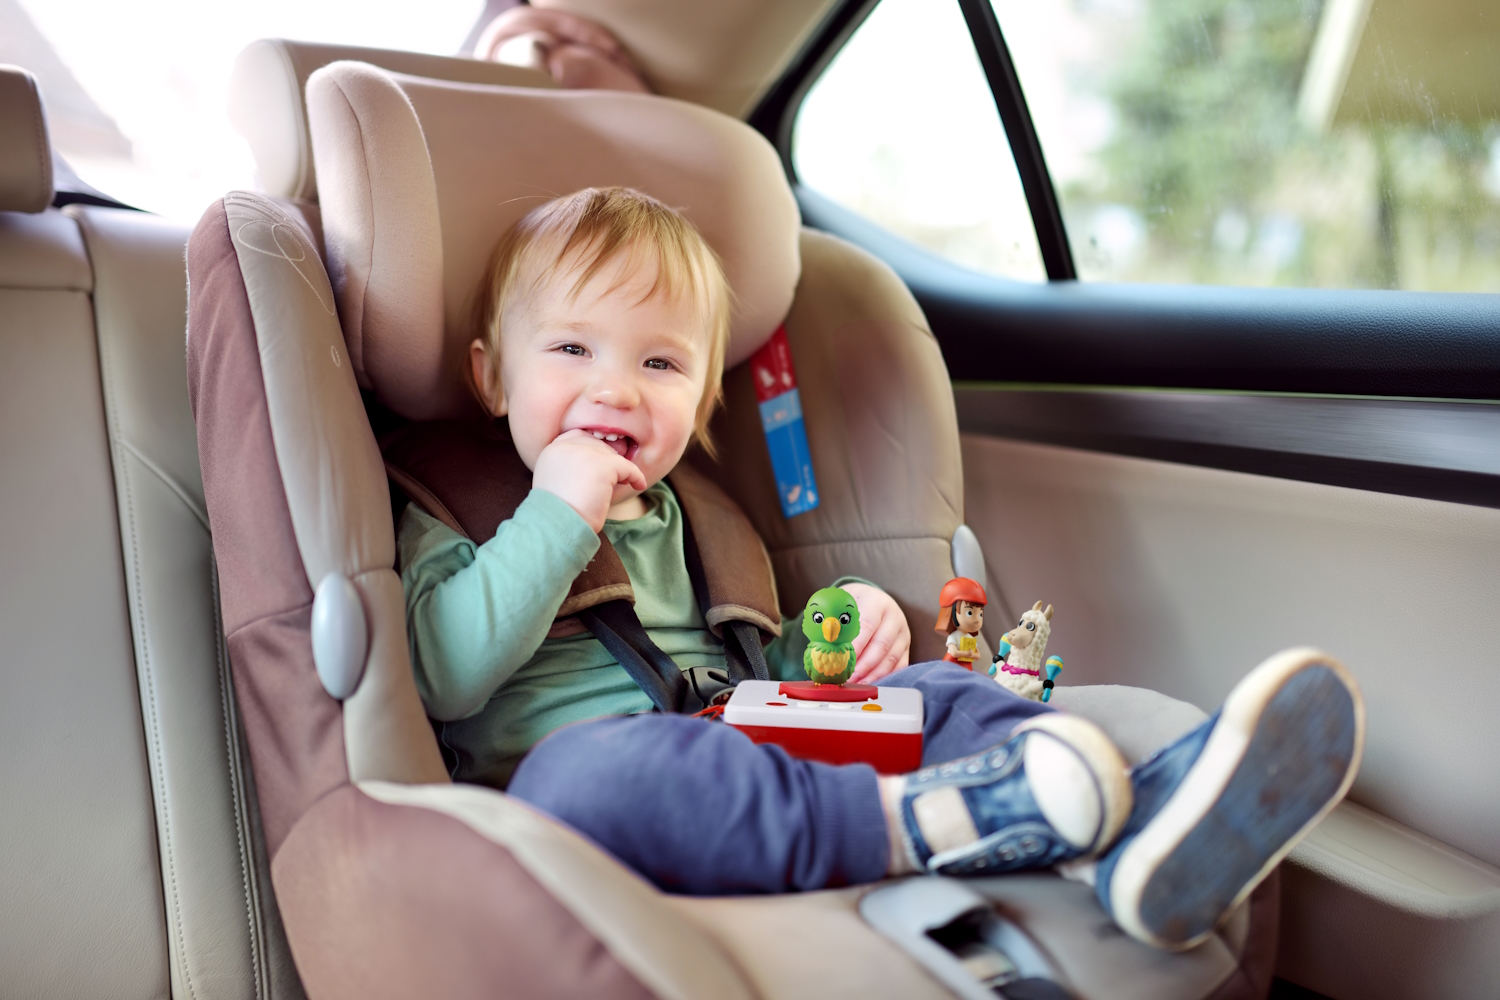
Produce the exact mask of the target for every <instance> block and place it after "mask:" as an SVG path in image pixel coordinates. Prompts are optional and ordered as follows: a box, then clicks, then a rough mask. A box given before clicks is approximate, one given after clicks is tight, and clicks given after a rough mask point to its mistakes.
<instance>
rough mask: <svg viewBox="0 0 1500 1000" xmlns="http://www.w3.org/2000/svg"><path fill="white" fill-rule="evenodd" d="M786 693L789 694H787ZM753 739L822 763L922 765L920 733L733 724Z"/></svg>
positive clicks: (893, 767) (888, 768)
mask: <svg viewBox="0 0 1500 1000" xmlns="http://www.w3.org/2000/svg"><path fill="white" fill-rule="evenodd" d="M788 697H792V696H791V695H788ZM734 728H736V729H738V730H739V731H740V732H742V733H744V734H745V735H746V736H748V737H750V740H751V742H753V743H775V744H776V745H777V746H779V747H781V748H782V749H783V750H785V751H786V752H787V753H789V754H791V755H792V756H793V757H800V758H802V759H803V760H818V761H822V762H823V763H825V764H869V765H870V766H871V767H873V768H875V770H876V771H878V772H879V773H881V774H905V773H906V772H908V771H915V770H916V769H917V768H919V767H921V766H922V734H921V733H852V732H835V731H832V730H828V729H785V728H782V727H780V726H735V727H734Z"/></svg>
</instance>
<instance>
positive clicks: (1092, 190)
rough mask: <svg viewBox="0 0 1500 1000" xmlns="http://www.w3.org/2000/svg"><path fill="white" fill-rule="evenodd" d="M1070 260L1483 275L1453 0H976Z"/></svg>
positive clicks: (1467, 54)
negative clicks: (1027, 118)
mask: <svg viewBox="0 0 1500 1000" xmlns="http://www.w3.org/2000/svg"><path fill="white" fill-rule="evenodd" d="M993 4H994V9H995V13H996V16H997V18H998V20H999V22H1000V25H1001V29H1002V31H1003V33H1004V35H1005V38H1006V42H1007V45H1008V47H1009V49H1010V51H1011V53H1012V56H1013V58H1014V60H1015V64H1016V70H1017V74H1018V75H1019V77H1020V80H1021V84H1022V87H1023V89H1024V91H1025V94H1026V100H1027V104H1028V106H1029V108H1030V111H1031V115H1032V119H1033V120H1034V122H1035V125H1036V129H1037V133H1038V136H1039V138H1040V140H1041V144H1042V150H1043V153H1044V155H1045V157H1046V160H1047V165H1048V169H1049V171H1050V173H1051V175H1052V181H1053V184H1054V186H1055V188H1056V190H1057V194H1058V197H1059V200H1060V202H1061V204H1062V209H1063V217H1064V221H1065V223H1066V226H1067V229H1068V235H1069V240H1070V242H1071V244H1072V249H1073V255H1074V258H1075V262H1076V265H1077V269H1078V273H1079V276H1080V277H1081V278H1083V279H1085V280H1087V279H1095V280H1112V281H1155V282H1201V283H1216V284H1232V285H1287V286H1303V287H1321V288H1407V289H1428V290H1468V291H1497V290H1500V115H1497V112H1500V72H1497V69H1496V66H1497V64H1496V62H1495V59H1494V52H1495V48H1496V41H1497V35H1496V31H1497V26H1496V23H1495V21H1494V18H1493V12H1492V11H1491V10H1490V9H1489V7H1488V5H1485V4H1480V3H1471V2H1467V0H1430V2H1426V3H1374V4H1373V5H1372V3H1371V0H1322V2H1318V0H993Z"/></svg>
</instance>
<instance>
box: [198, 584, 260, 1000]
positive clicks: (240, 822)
mask: <svg viewBox="0 0 1500 1000" xmlns="http://www.w3.org/2000/svg"><path fill="white" fill-rule="evenodd" d="M210 560H211V563H212V574H211V577H212V590H213V598H214V612H215V619H218V618H219V615H218V610H219V568H218V561H217V560H215V559H213V557H212V555H210ZM214 665H215V667H216V668H217V670H216V672H217V674H218V677H219V706H220V709H221V711H222V712H223V715H224V743H225V751H226V753H227V755H228V763H229V787H230V793H231V794H230V796H229V798H230V801H231V802H232V803H233V805H234V832H235V840H236V841H237V842H238V846H239V852H240V879H241V881H242V882H243V883H244V888H245V925H246V929H247V930H248V931H249V937H250V941H249V944H250V971H251V975H252V976H253V977H254V986H255V995H256V996H257V997H265V996H268V995H269V994H268V990H267V989H266V988H264V987H263V986H262V984H261V966H262V964H263V963H264V962H265V961H266V956H265V932H264V928H263V927H261V925H260V921H259V920H258V919H257V911H258V909H259V907H260V893H259V887H258V885H257V884H256V879H255V873H254V871H253V867H254V866H253V864H252V859H251V857H250V851H249V842H248V838H247V836H246V834H247V833H250V824H249V819H248V817H247V816H246V814H245V782H244V778H243V775H242V774H241V772H240V769H241V768H242V767H243V766H244V762H243V761H242V760H241V759H240V754H239V745H238V741H237V740H236V738H235V737H236V734H237V732H238V729H237V726H236V724H235V711H234V698H233V692H232V690H231V685H232V684H233V683H234V679H233V677H232V676H231V675H230V672H229V669H228V666H229V663H228V656H227V653H226V650H225V648H224V630H223V628H221V627H220V626H219V624H218V621H217V620H216V621H215V625H214Z"/></svg>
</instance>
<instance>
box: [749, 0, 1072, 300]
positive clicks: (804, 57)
mask: <svg viewBox="0 0 1500 1000" xmlns="http://www.w3.org/2000/svg"><path fill="white" fill-rule="evenodd" d="M878 2H879V0H841V2H840V3H838V4H837V5H835V6H834V8H833V10H832V11H830V12H829V14H828V16H827V17H825V18H824V19H823V23H822V24H820V25H819V26H818V28H817V30H815V31H814V32H813V34H812V38H811V39H810V40H809V41H808V43H807V44H806V45H804V46H803V48H802V50H801V51H800V52H799V53H798V54H797V56H796V58H794V59H793V60H792V64H791V66H789V67H788V68H787V71H786V72H785V73H783V74H782V76H781V79H780V80H778V81H776V84H775V85H774V86H772V88H771V89H770V90H769V91H768V92H767V93H766V96H765V97H764V98H762V99H761V102H760V104H759V105H757V106H756V108H755V110H754V111H753V112H751V113H750V117H749V118H748V119H747V120H748V121H749V123H750V125H751V126H752V127H753V128H755V129H756V130H757V131H759V132H760V133H761V134H762V135H764V136H765V137H766V138H767V139H769V140H770V141H771V145H773V146H775V147H776V150H777V152H778V153H780V154H781V164H782V167H783V169H785V170H786V175H787V177H788V178H789V179H790V180H791V181H792V182H793V183H795V182H796V180H797V170H796V167H795V166H794V165H793V164H792V130H793V128H794V127H795V125H796V121H797V112H798V111H799V110H800V109H801V107H802V100H803V98H805V97H806V96H807V92H808V91H809V90H810V89H812V86H813V84H814V83H816V82H817V80H818V77H819V76H821V75H822V73H823V70H825V69H826V68H827V67H828V64H829V63H830V62H832V61H833V58H834V56H836V55H838V53H839V50H840V49H842V48H843V47H844V43H845V42H847V41H848V40H849V37H850V36H851V35H853V34H854V32H855V31H857V30H859V26H860V25H861V24H863V23H864V21H865V18H867V17H869V16H870V13H871V11H873V10H874V9H875V5H876V4H877V3H878ZM955 2H957V4H958V7H959V10H960V11H961V12H962V13H963V16H964V23H965V24H966V25H967V26H968V29H969V37H970V39H971V40H972V41H973V43H974V51H975V54H976V55H978V57H979V65H980V67H981V68H982V69H983V70H984V75H985V79H986V80H987V81H988V82H989V85H990V95H991V96H992V97H993V98H994V101H995V110H996V111H997V112H998V113H999V115H1000V126H1001V128H1002V129H1003V130H1004V132H1005V136H1006V139H1007V140H1008V141H1009V143H1010V151H1011V156H1012V157H1013V158H1014V159H1015V163H1016V173H1017V174H1019V175H1020V178H1021V189H1022V191H1024V192H1025V194H1026V204H1027V207H1028V208H1029V209H1030V210H1031V224H1032V228H1033V229H1035V230H1036V241H1037V246H1038V248H1039V249H1040V250H1041V254H1042V265H1043V267H1044V268H1045V269H1046V272H1047V279H1048V280H1049V281H1073V280H1076V279H1077V277H1078V271H1077V269H1076V268H1075V267H1074V265H1073V250H1072V246H1071V245H1070V244H1069V243H1068V231H1067V228H1066V226H1065V225H1064V224H1063V217H1062V207H1061V205H1060V204H1059V202H1058V200H1057V192H1056V190H1054V189H1053V187H1052V175H1051V174H1050V173H1049V172H1048V170H1047V161H1046V158H1045V157H1044V156H1043V155H1042V144H1041V141H1040V140H1039V139H1038V138H1037V134H1036V127H1035V126H1034V125H1033V124H1032V121H1031V111H1030V109H1029V108H1028V107H1027V106H1026V95H1025V93H1024V92H1023V91H1022V90H1021V80H1020V77H1018V76H1017V75H1016V67H1015V63H1013V62H1012V61H1011V58H1010V49H1009V48H1008V47H1007V46H1006V44H1005V37H1004V35H1003V34H1002V32H1001V31H1000V22H999V20H998V19H997V18H996V17H995V9H994V7H993V6H991V4H990V0H955ZM997 167H998V165H997Z"/></svg>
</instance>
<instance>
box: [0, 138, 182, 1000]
mask: <svg viewBox="0 0 1500 1000" xmlns="http://www.w3.org/2000/svg"><path fill="white" fill-rule="evenodd" d="M3 155H6V154H5V153H0V156H3ZM39 220H40V225H38V224H37V223H38V221H39ZM69 230H72V232H71V235H65V234H67V233H68V231H69ZM70 247H71V254H70V253H69V248H70ZM32 252H35V253H36V254H37V255H38V256H39V257H45V258H46V260H47V261H48V265H47V267H46V268H40V267H35V266H31V263H28V262H27V261H26V258H27V257H28V256H29V254H30V253H32ZM70 257H71V259H70ZM90 284H91V282H90V280H89V267H88V260H87V257H86V256H85V255H84V253H83V245H82V242H81V241H80V240H79V239H78V235H77V227H76V226H75V225H74V223H73V222H72V220H70V219H68V218H66V217H65V216H63V215H61V214H60V213H58V212H55V211H52V210H48V211H47V212H46V213H44V216H42V217H38V219H28V220H25V221H24V222H20V223H19V224H18V220H17V219H16V217H15V216H11V215H0V505H3V509H4V511H5V517H4V519H3V520H0V566H3V567H4V571H5V587H4V599H3V600H0V803H3V805H0V899H3V900H4V902H5V905H4V906H3V907H0V978H3V986H0V992H3V993H5V994H6V995H7V996H18V997H59V998H60V997H75V996H115V997H121V998H131V1000H135V998H141V1000H145V998H155V997H162V996H164V995H165V994H166V993H167V989H168V978H167V939H166V932H165V924H166V921H165V914H164V911H163V905H162V895H163V892H162V877H161V869H160V868H159V867H158V865H157V851H156V831H155V824H154V823H153V821H152V814H151V784H150V777H149V769H148V760H147V755H146V743H145V738H144V735H143V733H142V730H141V716H140V712H139V705H140V702H139V700H138V692H137V687H136V671H135V663H134V662H133V657H132V656H131V642H130V618H129V612H128V608H127V603H126V590H125V569H124V566H123V565H122V563H121V559H120V534H119V527H118V522H117V520H116V517H115V497H114V489H113V487H112V484H111V482H110V464H109V445H108V441H107V439H106V436H105V429H104V400H103V399H102V398H101V396H100V392H99V362H98V357H97V354H96V350H95V342H94V322H93V311H92V309H91V308H90V304H89V287H90Z"/></svg>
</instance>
